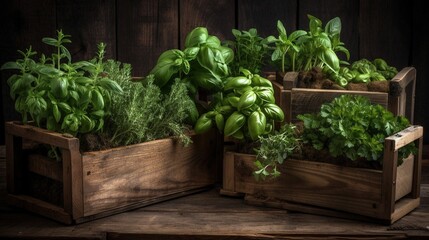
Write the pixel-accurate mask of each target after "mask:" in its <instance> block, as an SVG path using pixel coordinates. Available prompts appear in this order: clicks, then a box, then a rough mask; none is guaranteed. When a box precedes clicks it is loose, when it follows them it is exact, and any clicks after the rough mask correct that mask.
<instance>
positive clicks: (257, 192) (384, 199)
mask: <svg viewBox="0 0 429 240" xmlns="http://www.w3.org/2000/svg"><path fill="white" fill-rule="evenodd" d="M422 138H423V129H422V127H421V126H411V127H409V128H407V129H405V130H403V131H402V132H400V134H398V136H395V135H393V136H389V137H387V138H386V139H385V146H384V158H383V168H382V170H373V169H366V168H355V167H346V166H339V165H334V164H330V163H322V162H315V161H307V160H294V159H288V160H287V161H285V162H284V163H283V164H281V165H280V166H278V168H279V171H280V172H281V173H282V174H281V175H280V177H279V178H276V179H267V180H265V181H258V180H256V179H255V178H254V176H253V172H254V171H255V170H256V168H255V166H254V162H255V158H256V156H255V155H251V154H240V153H236V152H230V153H226V154H225V156H230V157H229V158H225V159H224V161H233V162H234V171H233V172H231V171H229V172H231V173H227V174H225V178H226V182H227V183H228V184H225V185H224V186H225V187H224V191H221V193H223V192H226V193H229V192H235V193H243V194H245V199H246V201H247V202H248V203H250V204H258V205H261V206H270V207H279V208H285V209H288V210H292V211H303V212H307V213H317V214H327V215H329V216H342V217H350V216H353V214H354V215H360V216H363V217H364V218H365V219H367V218H369V219H373V220H376V221H380V222H383V223H385V224H386V223H387V224H391V223H393V222H395V221H397V220H399V219H400V218H402V217H403V216H404V215H406V214H408V213H409V212H411V211H412V210H414V209H415V208H416V207H418V206H419V204H420V194H419V190H417V188H420V176H421V173H420V171H421V151H422ZM397 142H401V144H397ZM412 142H415V143H417V146H418V147H419V151H418V153H417V154H416V155H410V156H409V157H408V158H407V159H404V163H403V164H401V165H400V166H397V162H398V150H399V148H400V147H403V146H404V145H405V144H407V143H412ZM231 154H233V155H234V156H233V157H231ZM224 164H225V165H231V163H230V162H229V163H228V162H225V163H224ZM228 178H232V179H233V181H234V184H231V182H230V181H231V179H228ZM227 195H228V194H227ZM360 216H358V218H360Z"/></svg>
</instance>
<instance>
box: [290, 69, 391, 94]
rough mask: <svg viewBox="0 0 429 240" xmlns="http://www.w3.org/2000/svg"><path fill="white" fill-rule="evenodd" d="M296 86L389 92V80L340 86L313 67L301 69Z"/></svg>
mask: <svg viewBox="0 0 429 240" xmlns="http://www.w3.org/2000/svg"><path fill="white" fill-rule="evenodd" d="M297 87H298V88H313V89H333V90H351V91H370V92H389V81H373V82H369V83H349V84H348V85H347V86H346V88H344V87H341V86H340V85H338V84H337V83H335V81H332V80H330V79H329V78H327V77H326V76H325V74H324V73H323V72H322V69H321V68H319V67H315V68H313V69H311V70H309V71H301V72H299V75H298V81H297Z"/></svg>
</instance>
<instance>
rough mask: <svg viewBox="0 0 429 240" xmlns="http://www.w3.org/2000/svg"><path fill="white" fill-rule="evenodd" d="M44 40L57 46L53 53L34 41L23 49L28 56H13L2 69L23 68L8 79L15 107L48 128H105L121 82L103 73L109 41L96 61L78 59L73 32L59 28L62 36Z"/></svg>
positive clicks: (101, 46)
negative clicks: (35, 47)
mask: <svg viewBox="0 0 429 240" xmlns="http://www.w3.org/2000/svg"><path fill="white" fill-rule="evenodd" d="M42 41H43V42H44V43H46V44H48V45H51V46H53V47H55V51H54V52H53V53H52V54H51V56H50V57H47V56H45V55H43V54H42V55H41V57H40V59H39V61H38V62H37V61H35V60H33V57H34V56H35V55H36V54H37V53H36V52H34V51H33V50H32V49H31V47H30V48H29V49H27V51H26V52H22V51H18V52H19V53H20V54H21V55H22V57H23V58H22V59H18V60H17V61H15V62H7V63H5V64H4V65H3V66H2V68H1V69H2V70H5V69H12V70H18V71H19V73H17V74H14V75H12V76H11V77H10V78H9V79H8V84H9V86H10V89H11V90H10V94H11V97H12V98H13V99H14V100H15V109H16V110H17V111H18V112H19V113H21V115H22V120H23V122H24V123H27V122H28V121H29V120H34V121H35V123H36V124H37V126H39V127H42V128H46V129H48V130H52V131H56V132H63V133H69V134H72V135H74V136H76V135H78V134H80V133H88V132H95V131H99V130H101V129H102V128H103V126H104V118H105V116H107V115H108V113H109V107H110V102H111V99H110V98H111V97H110V96H111V95H112V94H113V93H120V92H121V91H122V89H121V88H120V87H119V85H118V84H117V83H116V82H114V81H112V80H111V79H109V78H108V77H106V76H105V75H104V74H103V71H104V70H103V59H104V53H105V51H104V49H105V44H103V43H101V44H99V49H98V53H97V57H95V58H94V59H93V60H91V61H80V62H72V59H71V56H70V52H69V51H68V50H67V48H66V47H65V46H64V44H65V43H70V42H71V41H70V36H69V35H66V34H64V33H63V32H62V31H61V30H60V31H58V34H57V38H56V39H55V38H49V37H46V38H43V39H42Z"/></svg>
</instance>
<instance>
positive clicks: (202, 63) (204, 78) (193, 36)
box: [150, 27, 234, 94]
mask: <svg viewBox="0 0 429 240" xmlns="http://www.w3.org/2000/svg"><path fill="white" fill-rule="evenodd" d="M233 59H234V52H233V51H232V49H231V48H229V47H226V46H222V44H221V42H220V40H219V39H218V38H217V37H216V36H214V35H210V34H209V33H208V31H207V29H206V28H205V27H197V28H194V29H193V30H192V31H191V32H190V33H189V34H188V35H187V36H186V40H185V49H184V50H183V51H182V50H179V49H170V50H167V51H165V52H163V53H162V54H161V55H160V57H159V58H158V60H157V63H156V65H155V66H154V67H153V68H152V70H151V71H150V74H153V75H154V76H155V82H154V83H155V84H156V85H158V86H159V87H161V88H164V87H165V86H170V85H171V84H172V83H173V82H174V79H175V78H180V79H181V80H182V81H184V82H185V83H187V84H188V88H189V90H190V93H191V94H196V93H197V88H202V89H205V90H208V91H210V92H216V91H219V90H220V89H222V84H223V79H224V78H225V77H227V76H228V75H229V74H230V71H229V67H228V64H229V63H230V62H231V61H232V60H233Z"/></svg>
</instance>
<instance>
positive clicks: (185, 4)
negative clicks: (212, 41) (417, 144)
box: [0, 0, 429, 144]
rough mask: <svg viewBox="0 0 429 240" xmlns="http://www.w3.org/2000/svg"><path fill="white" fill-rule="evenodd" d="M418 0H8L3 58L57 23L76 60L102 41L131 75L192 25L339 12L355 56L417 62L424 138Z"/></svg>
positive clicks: (292, 21) (218, 31)
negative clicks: (128, 67) (128, 65)
mask: <svg viewBox="0 0 429 240" xmlns="http://www.w3.org/2000/svg"><path fill="white" fill-rule="evenodd" d="M423 4H424V3H423V1H416V0H408V1H403V0H399V1H389V0H347V1H344V0H300V1H298V0H235V1H233V0H217V1H213V0H78V1H76V0H57V1H55V0H43V1H42V0H39V1H37V0H35V1H27V0H13V1H4V2H3V3H2V4H1V5H2V6H1V7H0V18H1V19H0V22H1V26H0V36H1V37H0V64H3V63H4V62H6V61H11V60H15V59H16V58H17V57H18V54H17V52H16V50H17V49H21V50H23V49H25V48H27V47H28V46H29V45H32V46H33V48H34V49H36V50H37V51H38V52H47V51H49V48H48V47H47V46H45V45H44V44H42V43H41V39H42V37H45V36H55V31H56V30H57V29H63V31H64V32H65V33H67V34H70V35H72V41H73V43H72V44H71V45H69V50H70V52H71V53H72V57H73V60H80V59H88V58H92V57H93V56H94V53H95V51H96V49H97V44H98V43H99V42H101V41H103V42H105V43H107V46H108V47H107V57H110V58H115V59H118V60H120V61H122V62H127V63H131V64H132V66H133V75H134V76H142V75H145V74H147V73H148V71H149V70H150V69H151V67H152V66H153V65H154V63H155V62H156V60H157V57H158V56H159V54H160V53H161V52H163V51H165V50H167V49H171V48H181V47H183V44H184V38H185V36H186V34H187V33H188V32H189V31H190V30H192V29H193V28H194V27H197V26H205V27H207V28H208V30H209V33H210V34H212V35H216V36H218V37H219V38H220V39H221V40H225V39H232V34H231V29H232V28H238V29H241V30H247V29H249V28H251V27H255V28H257V29H258V32H259V33H260V34H261V35H262V36H268V35H275V34H277V31H276V21H277V20H278V19H280V20H282V22H283V23H284V24H285V26H286V29H287V30H288V31H292V30H295V29H298V28H299V29H308V20H307V14H311V15H314V16H316V17H318V18H320V19H321V20H322V21H323V22H324V23H326V21H328V20H329V19H331V18H334V17H336V16H338V17H340V18H341V21H342V25H343V31H342V35H341V37H342V40H343V42H344V43H345V44H346V47H347V48H348V49H349V50H350V53H351V56H352V59H351V60H352V61H353V60H357V59H360V58H368V59H373V58H376V57H382V58H384V59H386V60H387V62H388V63H389V64H391V65H393V66H395V67H397V68H398V69H401V68H403V67H406V66H414V67H416V69H417V88H416V95H415V100H416V105H415V111H414V113H415V116H414V123H415V124H419V125H423V127H425V129H427V130H425V143H426V144H428V143H429V132H428V130H429V111H428V110H429V109H428V108H427V107H426V105H425V104H426V103H427V102H428V100H429V94H425V92H426V91H428V90H429V80H426V79H427V78H428V77H429V70H428V68H427V67H426V66H427V65H428V64H429V45H428V43H427V40H426V39H425V37H423V36H424V35H425V34H427V32H428V31H429V25H428V24H426V22H427V21H425V19H426V15H427V11H426V10H425V8H424V7H423ZM8 74H9V73H7V72H2V73H1V78H2V79H1V88H2V89H1V93H2V98H0V101H2V102H1V106H3V109H2V110H3V111H2V113H3V114H2V116H1V119H0V122H1V128H0V129H1V132H0V134H1V139H0V140H1V141H2V143H3V141H4V137H3V136H4V124H3V122H4V121H8V120H13V119H16V118H18V117H19V116H18V115H17V114H16V113H15V112H14V109H13V108H14V106H13V102H12V101H11V99H10V97H9V89H8V87H7V84H6V79H7V77H8Z"/></svg>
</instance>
